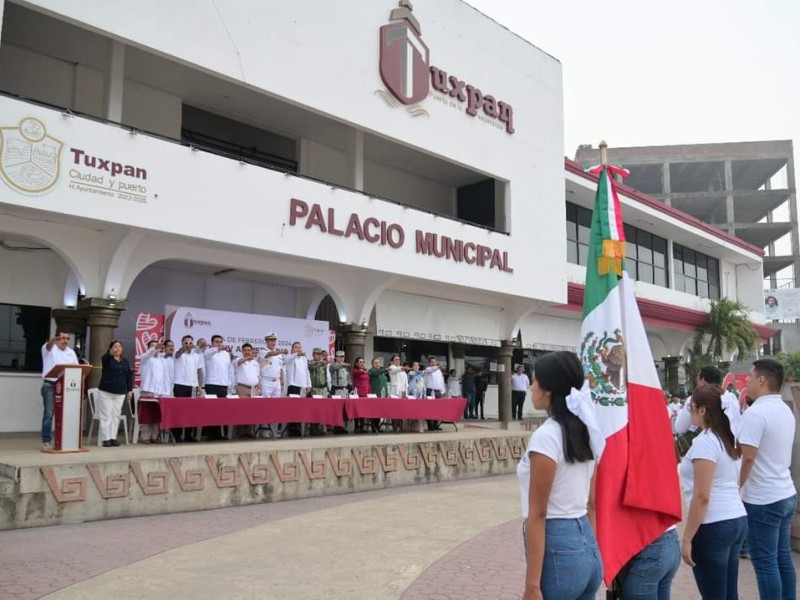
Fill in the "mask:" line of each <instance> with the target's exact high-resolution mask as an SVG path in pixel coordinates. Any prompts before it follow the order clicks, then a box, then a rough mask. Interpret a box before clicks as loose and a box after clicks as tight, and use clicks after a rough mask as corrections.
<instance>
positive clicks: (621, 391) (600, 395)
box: [581, 329, 627, 406]
mask: <svg viewBox="0 0 800 600" xmlns="http://www.w3.org/2000/svg"><path fill="white" fill-rule="evenodd" d="M581 360H582V361H583V369H584V372H585V373H586V378H587V379H588V380H589V385H590V386H591V388H592V398H593V399H594V401H595V402H597V403H598V404H600V405H602V406H625V405H626V404H627V394H626V385H625V378H626V373H625V366H626V355H625V344H624V337H623V335H622V330H621V329H615V330H614V331H613V332H612V333H611V334H609V333H608V331H603V332H600V333H595V332H594V331H590V332H588V333H587V334H586V336H585V337H584V338H583V341H582V342H581Z"/></svg>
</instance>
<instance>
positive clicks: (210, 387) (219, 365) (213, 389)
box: [203, 334, 232, 440]
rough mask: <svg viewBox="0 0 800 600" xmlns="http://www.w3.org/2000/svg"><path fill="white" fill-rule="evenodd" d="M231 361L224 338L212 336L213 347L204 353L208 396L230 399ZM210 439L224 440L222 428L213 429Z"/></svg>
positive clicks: (216, 335)
mask: <svg viewBox="0 0 800 600" xmlns="http://www.w3.org/2000/svg"><path fill="white" fill-rule="evenodd" d="M231 360H232V357H231V352H230V348H228V347H226V346H223V345H222V336H221V335H219V334H215V335H212V336H211V346H210V347H209V346H207V347H206V349H205V350H204V351H203V363H204V365H205V371H204V374H203V383H204V385H203V389H204V390H205V393H206V394H207V395H209V396H216V397H217V398H227V397H228V388H229V387H230V385H231ZM208 438H209V439H210V440H224V439H225V434H224V433H223V429H222V427H213V428H211V429H210V433H209V436H208Z"/></svg>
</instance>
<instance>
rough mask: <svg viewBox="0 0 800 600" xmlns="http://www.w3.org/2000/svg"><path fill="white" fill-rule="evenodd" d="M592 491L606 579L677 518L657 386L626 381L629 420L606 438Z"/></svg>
mask: <svg viewBox="0 0 800 600" xmlns="http://www.w3.org/2000/svg"><path fill="white" fill-rule="evenodd" d="M665 428H666V429H665ZM654 474H656V476H654ZM595 493H596V498H595V504H596V507H597V526H598V531H597V540H598V543H599V545H600V553H601V554H602V556H603V571H604V573H603V576H604V579H605V582H606V585H610V584H611V580H612V579H614V577H615V576H616V575H617V573H618V572H619V570H620V569H621V568H622V567H623V566H624V565H625V563H626V562H628V560H630V559H631V558H632V557H633V556H634V555H636V554H638V553H639V551H641V550H642V548H644V547H645V546H647V545H648V544H649V543H650V542H652V541H653V540H655V539H656V538H658V537H659V536H660V535H661V534H662V533H664V531H665V530H666V529H667V528H668V527H669V526H670V525H674V524H675V523H677V522H679V521H680V519H681V501H680V493H679V488H678V474H677V462H676V457H675V446H674V444H673V442H672V434H671V432H670V430H669V420H668V419H667V411H666V409H665V408H664V396H663V394H662V393H661V391H660V390H658V389H654V388H650V387H645V386H641V385H636V384H631V383H629V384H628V426H627V427H625V428H623V429H622V430H620V431H618V432H617V433H615V434H614V435H612V436H610V437H609V438H608V439H607V440H606V449H605V452H604V453H603V458H602V460H601V461H600V465H599V466H598V469H597V482H596V492H595Z"/></svg>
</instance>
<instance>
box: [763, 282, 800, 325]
mask: <svg viewBox="0 0 800 600" xmlns="http://www.w3.org/2000/svg"><path fill="white" fill-rule="evenodd" d="M764 317H766V318H767V319H781V320H784V319H786V320H788V319H797V318H798V317H800V290H798V289H796V288H783V289H780V290H764Z"/></svg>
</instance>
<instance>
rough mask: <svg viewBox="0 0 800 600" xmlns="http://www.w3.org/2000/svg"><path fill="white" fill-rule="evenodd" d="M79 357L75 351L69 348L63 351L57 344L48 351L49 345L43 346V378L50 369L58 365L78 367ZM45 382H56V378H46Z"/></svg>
mask: <svg viewBox="0 0 800 600" xmlns="http://www.w3.org/2000/svg"><path fill="white" fill-rule="evenodd" d="M77 364H78V355H77V354H75V351H74V350H73V349H72V348H70V347H69V346H67V347H66V348H64V349H63V350H62V349H61V348H59V347H58V346H57V345H56V344H53V346H52V347H51V348H50V350H48V349H47V344H44V345H43V346H42V377H44V376H45V375H47V373H49V372H50V369H52V368H53V367H55V366H56V365H77ZM44 379H45V381H55V380H56V378H55V377H49V378H48V377H44Z"/></svg>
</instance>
